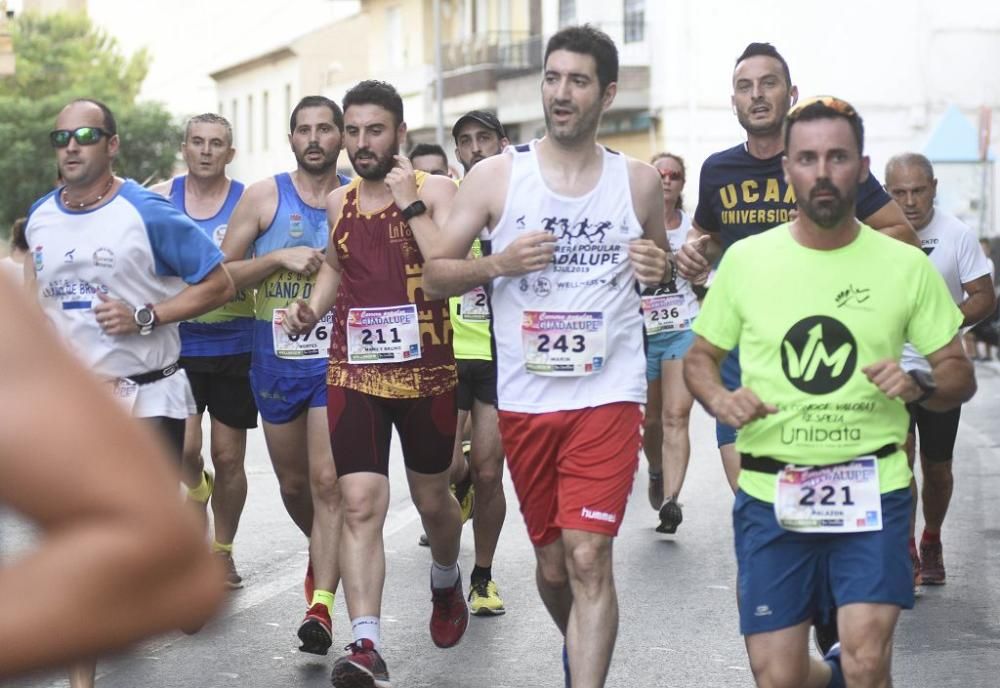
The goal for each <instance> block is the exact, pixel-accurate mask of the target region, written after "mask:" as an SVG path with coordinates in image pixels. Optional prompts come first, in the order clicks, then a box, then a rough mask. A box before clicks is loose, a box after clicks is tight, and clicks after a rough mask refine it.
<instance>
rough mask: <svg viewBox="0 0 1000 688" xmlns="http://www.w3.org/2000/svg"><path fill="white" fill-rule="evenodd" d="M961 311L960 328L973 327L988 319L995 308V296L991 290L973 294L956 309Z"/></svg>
mask: <svg viewBox="0 0 1000 688" xmlns="http://www.w3.org/2000/svg"><path fill="white" fill-rule="evenodd" d="M958 308H959V310H960V311H962V327H968V326H970V325H975V324H976V323H978V322H979V321H980V320H983V319H984V318H987V317H989V315H990V313H992V312H993V309H994V308H996V294H994V293H993V290H992V289H989V290H984V291H979V292H975V293H974V294H971V295H970V296H969V298H967V299H966V300H965V301H963V302H962V304H961V305H960V306H959V307H958Z"/></svg>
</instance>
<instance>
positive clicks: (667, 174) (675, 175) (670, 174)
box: [659, 170, 684, 182]
mask: <svg viewBox="0 0 1000 688" xmlns="http://www.w3.org/2000/svg"><path fill="white" fill-rule="evenodd" d="M659 173H660V177H662V178H663V179H669V180H670V181H672V182H682V181H684V175H683V174H681V173H680V172H674V171H673V170H659Z"/></svg>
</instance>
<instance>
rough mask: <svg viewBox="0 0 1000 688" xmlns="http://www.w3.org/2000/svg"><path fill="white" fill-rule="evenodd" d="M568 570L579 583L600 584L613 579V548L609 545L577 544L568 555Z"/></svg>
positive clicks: (590, 542) (569, 550)
mask: <svg viewBox="0 0 1000 688" xmlns="http://www.w3.org/2000/svg"><path fill="white" fill-rule="evenodd" d="M566 559H567V568H568V569H569V575H570V577H572V578H573V580H575V581H577V582H579V583H586V584H595V583H596V584H599V583H600V582H602V581H603V580H605V579H608V580H610V578H611V547H610V544H609V543H603V542H602V543H599V542H593V541H586V542H581V543H577V544H576V545H574V546H572V547H571V548H570V549H568V551H567V553H566Z"/></svg>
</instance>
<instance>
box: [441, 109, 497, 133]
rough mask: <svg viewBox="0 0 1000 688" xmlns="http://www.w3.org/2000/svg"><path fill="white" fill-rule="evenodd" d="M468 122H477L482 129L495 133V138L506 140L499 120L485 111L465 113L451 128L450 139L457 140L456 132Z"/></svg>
mask: <svg viewBox="0 0 1000 688" xmlns="http://www.w3.org/2000/svg"><path fill="white" fill-rule="evenodd" d="M470 121H472V122H479V123H480V124H482V125H483V126H484V127H486V128H488V129H492V130H493V131H495V132H496V133H497V136H499V137H500V138H502V139H505V138H507V132H506V131H504V128H503V125H502V124H500V120H498V119H497V116H496V115H494V114H493V113H492V112H487V111H486V110H472V111H471V112H467V113H465V114H464V115H462V116H461V117H459V118H458V121H457V122H455V126H453V127H452V128H451V137H452V138H453V139H457V138H458V132H459V130H460V129H461V128H462V125H464V124H467V123H468V122H470Z"/></svg>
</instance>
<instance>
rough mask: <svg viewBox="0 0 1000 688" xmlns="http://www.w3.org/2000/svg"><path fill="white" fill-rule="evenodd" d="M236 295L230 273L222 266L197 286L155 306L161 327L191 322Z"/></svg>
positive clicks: (157, 319) (190, 286) (194, 285)
mask: <svg viewBox="0 0 1000 688" xmlns="http://www.w3.org/2000/svg"><path fill="white" fill-rule="evenodd" d="M235 293H236V290H235V289H234V288H233V281H232V279H230V277H229V272H228V271H227V270H226V268H225V267H223V266H222V265H220V266H219V267H217V268H216V269H215V270H213V271H212V272H210V273H209V274H208V276H207V277H205V279H204V280H202V281H201V282H198V283H197V284H192V285H189V286H188V287H187V288H186V289H184V290H183V291H181V292H180V293H178V294H176V295H174V296H171V297H170V298H169V299H167V300H166V301H161V302H160V303H156V304H153V307H154V310H155V311H156V322H157V324H160V325H166V324H168V323H174V322H180V321H182V320H190V319H191V318H195V317H197V316H199V315H202V314H203V313H207V312H208V311H210V310H212V309H213V308H218V307H219V306H221V305H223V304H224V303H226V302H227V301H229V300H230V299H231V298H233V295H234V294H235Z"/></svg>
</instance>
